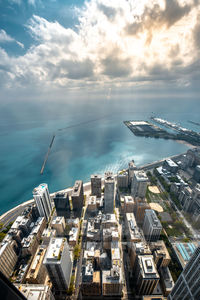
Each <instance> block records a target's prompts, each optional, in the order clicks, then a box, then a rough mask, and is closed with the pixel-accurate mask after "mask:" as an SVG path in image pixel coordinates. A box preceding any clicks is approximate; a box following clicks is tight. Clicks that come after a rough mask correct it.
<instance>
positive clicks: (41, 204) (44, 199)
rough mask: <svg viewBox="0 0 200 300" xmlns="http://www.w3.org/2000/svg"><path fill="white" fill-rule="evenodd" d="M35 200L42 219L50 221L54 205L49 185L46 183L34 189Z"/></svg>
mask: <svg viewBox="0 0 200 300" xmlns="http://www.w3.org/2000/svg"><path fill="white" fill-rule="evenodd" d="M33 198H34V199H35V202H36V205H37V208H38V211H39V214H40V217H45V219H46V220H47V221H48V219H49V217H50V215H51V212H52V204H51V198H50V195H49V190H48V185H47V184H46V183H42V184H40V185H39V186H38V187H36V188H34V190H33Z"/></svg>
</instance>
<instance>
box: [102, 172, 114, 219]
mask: <svg viewBox="0 0 200 300" xmlns="http://www.w3.org/2000/svg"><path fill="white" fill-rule="evenodd" d="M104 184H105V187H104V211H105V213H110V214H112V213H113V212H114V202H115V179H114V177H113V174H112V173H111V172H107V173H105V183H104Z"/></svg>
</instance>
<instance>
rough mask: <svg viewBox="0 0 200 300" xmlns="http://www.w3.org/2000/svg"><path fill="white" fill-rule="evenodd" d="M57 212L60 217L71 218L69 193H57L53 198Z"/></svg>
mask: <svg viewBox="0 0 200 300" xmlns="http://www.w3.org/2000/svg"><path fill="white" fill-rule="evenodd" d="M53 200H54V204H55V208H56V214H57V216H58V217H64V218H65V219H66V218H69V217H70V203H69V195H68V193H56V195H55V197H54V198H53Z"/></svg>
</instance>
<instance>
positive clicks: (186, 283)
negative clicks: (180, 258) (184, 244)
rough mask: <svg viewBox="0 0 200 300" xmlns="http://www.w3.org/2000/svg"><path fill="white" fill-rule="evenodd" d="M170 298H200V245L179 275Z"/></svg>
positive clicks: (193, 299) (172, 299) (195, 299)
mask: <svg viewBox="0 0 200 300" xmlns="http://www.w3.org/2000/svg"><path fill="white" fill-rule="evenodd" d="M167 299H168V300H198V299H200V245H199V246H198V247H197V248H196V250H195V252H194V253H193V256H192V257H191V259H190V260H189V262H188V263H187V265H186V266H185V268H184V270H183V271H182V273H181V275H180V276H179V277H178V279H177V281H176V283H175V285H174V287H173V289H172V291H171V293H170V294H169V296H168V298H167Z"/></svg>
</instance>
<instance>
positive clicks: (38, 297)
mask: <svg viewBox="0 0 200 300" xmlns="http://www.w3.org/2000/svg"><path fill="white" fill-rule="evenodd" d="M15 286H16V287H17V288H18V290H19V291H20V292H21V293H22V294H23V295H24V296H25V297H26V299H27V300H55V298H54V296H53V294H52V292H51V289H50V287H49V286H48V285H43V284H15Z"/></svg>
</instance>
